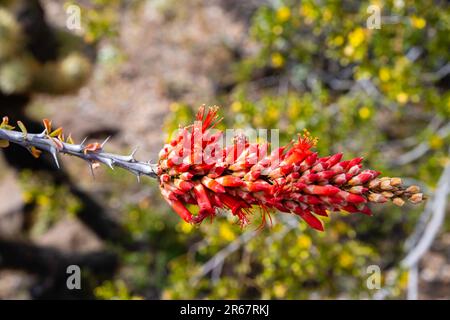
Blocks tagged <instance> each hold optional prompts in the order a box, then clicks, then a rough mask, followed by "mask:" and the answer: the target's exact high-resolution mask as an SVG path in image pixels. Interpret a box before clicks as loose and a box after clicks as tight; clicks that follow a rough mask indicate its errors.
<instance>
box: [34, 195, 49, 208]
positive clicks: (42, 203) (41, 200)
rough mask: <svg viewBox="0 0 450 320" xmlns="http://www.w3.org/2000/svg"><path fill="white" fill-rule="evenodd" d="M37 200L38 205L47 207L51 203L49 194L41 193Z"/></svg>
mask: <svg viewBox="0 0 450 320" xmlns="http://www.w3.org/2000/svg"><path fill="white" fill-rule="evenodd" d="M36 202H37V204H38V205H40V206H43V207H45V206H47V205H49V204H50V199H49V197H47V196H44V195H39V196H37V199H36Z"/></svg>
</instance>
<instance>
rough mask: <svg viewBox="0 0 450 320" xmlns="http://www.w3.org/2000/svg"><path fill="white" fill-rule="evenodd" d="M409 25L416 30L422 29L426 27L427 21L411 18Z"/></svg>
mask: <svg viewBox="0 0 450 320" xmlns="http://www.w3.org/2000/svg"><path fill="white" fill-rule="evenodd" d="M411 24H412V26H413V27H414V28H416V29H423V28H425V26H426V25H427V21H426V20H425V19H424V18H421V17H417V16H412V17H411Z"/></svg>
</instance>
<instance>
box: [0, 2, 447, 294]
mask: <svg viewBox="0 0 450 320" xmlns="http://www.w3.org/2000/svg"><path fill="white" fill-rule="evenodd" d="M449 34H450V9H449V6H448V4H447V1H444V0H441V1H439V0H434V1H432V0H428V1H408V0H395V1H394V0H393V1H385V0H378V1H375V0H373V1H344V0H334V1H326V0H322V1H318V0H315V1H313V0H305V1H300V0H248V1H239V0H210V1H200V0H184V1H175V0H166V1H163V0H140V1H139V0H110V1H106V0H85V1H82V0H79V1H57V0H41V1H37V0H9V1H8V0H0V115H1V116H4V115H7V116H8V117H9V118H10V119H11V120H13V121H17V120H21V121H23V122H24V123H25V124H27V127H28V130H29V131H30V132H31V131H33V132H34V131H35V132H41V131H42V129H43V128H42V125H41V122H40V121H41V120H42V119H43V118H49V119H52V120H53V121H54V126H55V127H56V126H63V127H64V129H65V131H66V132H72V135H73V137H74V139H75V141H80V140H82V139H83V138H84V137H86V136H87V137H89V138H90V139H95V140H101V139H104V138H106V137H107V136H112V139H111V142H110V143H109V145H108V147H107V149H108V151H111V152H116V153H128V152H130V150H131V149H133V148H134V147H136V146H139V147H140V149H139V152H138V154H137V157H138V159H141V160H148V159H152V160H153V161H156V159H157V154H158V151H159V148H160V147H161V146H162V145H163V143H164V141H165V140H166V139H167V138H168V137H169V134H170V133H171V132H172V131H173V130H174V129H176V128H178V126H179V125H185V124H188V123H190V122H191V121H192V119H193V114H194V113H195V111H196V109H197V107H198V106H199V105H200V104H203V103H205V104H207V105H213V104H217V105H220V106H222V108H221V115H222V116H224V118H225V120H224V123H223V128H225V127H228V128H246V127H256V128H278V129H280V134H281V140H282V141H281V143H286V142H288V141H289V140H290V139H291V138H292V137H294V136H295V134H296V133H297V132H301V131H302V130H303V129H304V128H307V129H308V130H309V131H310V132H311V133H312V135H314V136H317V137H319V143H318V146H317V149H318V150H319V152H320V153H321V154H322V155H328V154H330V153H335V152H344V153H345V156H346V157H347V158H350V157H354V156H361V155H362V156H364V157H365V164H366V165H367V166H368V167H373V168H376V169H377V170H380V171H382V172H383V174H384V175H387V176H401V177H404V178H405V180H406V181H407V182H408V183H414V184H418V185H420V186H421V187H422V188H423V189H424V190H425V193H426V194H428V195H429V196H430V199H431V200H429V203H431V204H433V203H435V202H433V201H434V198H435V197H436V196H437V195H440V201H441V204H442V201H443V205H444V210H445V200H448V190H444V189H445V188H443V189H442V188H439V187H438V182H439V179H441V182H442V181H443V182H446V181H445V180H446V177H445V176H443V171H444V168H445V167H446V166H448V165H449V163H450V158H449V147H450V121H449V120H450V93H449V90H448V89H449V84H450V81H449V80H450V64H449V52H450V50H449V49H450V37H449ZM0 151H1V152H2V156H0V298H3V299H8V298H9V299H46V298H57V299H59V298H60V299H92V298H97V299H191V298H192V299H218V298H219V299H335V298H338V299H372V298H378V299H380V298H382V299H405V298H408V297H409V298H416V297H417V298H420V299H449V298H450V219H449V217H448V210H449V209H448V206H447V209H446V210H447V211H446V213H447V214H446V218H445V219H444V220H443V221H442V223H441V222H439V225H438V227H439V232H438V233H436V234H435V235H436V238H435V239H434V241H433V243H432V245H431V247H430V248H429V250H426V253H424V255H421V257H420V259H419V261H418V262H417V263H415V264H414V266H408V267H405V264H404V263H403V262H404V260H403V259H404V258H405V256H407V255H408V252H411V251H413V250H414V249H415V247H416V246H417V243H418V242H419V241H420V237H421V236H422V234H423V231H424V230H426V226H427V222H428V219H432V218H433V217H434V214H435V213H436V210H437V209H436V206H433V205H431V206H427V207H425V205H419V206H413V205H409V204H407V205H405V206H404V207H401V208H398V207H395V206H393V205H390V204H387V205H384V206H379V207H377V206H374V207H373V210H374V215H373V216H372V217H367V216H364V215H354V214H353V215H352V214H345V213H343V214H334V215H332V216H331V218H329V219H326V220H327V221H326V222H327V223H326V231H325V232H324V233H318V232H316V231H314V230H312V229H309V228H307V227H306V225H305V224H304V223H302V222H301V221H299V220H298V219H289V218H290V217H289V216H286V215H284V216H283V215H282V214H273V215H272V219H273V222H272V226H271V227H266V228H264V230H262V231H255V230H256V228H257V226H258V222H255V224H254V225H251V226H250V227H248V228H246V229H241V228H240V227H239V225H238V224H236V223H230V222H234V221H228V218H227V217H221V218H219V219H216V220H215V222H214V223H209V222H205V223H203V224H202V225H201V227H200V228H194V227H192V226H190V225H188V224H186V223H184V222H182V221H181V220H180V219H179V218H178V216H177V215H176V214H175V213H173V212H172V211H171V209H170V208H169V206H168V205H167V204H166V203H165V202H164V201H163V200H162V197H161V196H160V195H159V190H158V188H157V183H156V181H152V180H150V179H142V181H141V183H137V182H136V179H135V178H134V177H133V176H131V175H129V174H128V173H126V172H124V171H120V170H115V171H111V170H109V169H107V168H101V169H98V170H96V177H95V180H94V179H92V177H91V176H90V171H89V168H88V166H86V164H85V163H83V162H82V161H80V160H78V159H72V158H70V157H64V158H62V159H61V162H62V165H63V168H62V169H61V170H57V169H56V168H55V165H54V164H53V163H52V161H51V159H49V158H48V157H45V156H44V157H42V158H40V159H38V160H36V159H34V158H33V157H32V156H31V155H30V154H29V153H28V151H27V150H23V149H20V148H18V147H14V146H11V147H9V148H7V149H0ZM447 182H448V181H447ZM442 193H444V194H443V196H442ZM442 199H444V200H442ZM441 211H442V210H441ZM444 213H445V212H444ZM230 219H231V218H230ZM72 264H76V265H79V266H80V267H81V270H82V289H81V290H68V289H67V287H66V279H67V276H68V275H67V273H66V268H67V266H68V265H72ZM378 268H379V270H380V272H381V273H380V283H381V289H377V288H373V286H370V285H368V280H369V282H370V281H372V280H373V279H372V280H371V279H369V278H370V276H372V275H373V270H378ZM416 282H417V285H416Z"/></svg>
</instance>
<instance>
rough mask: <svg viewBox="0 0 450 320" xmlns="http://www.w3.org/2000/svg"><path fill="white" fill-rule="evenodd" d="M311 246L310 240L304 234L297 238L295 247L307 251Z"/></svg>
mask: <svg viewBox="0 0 450 320" xmlns="http://www.w3.org/2000/svg"><path fill="white" fill-rule="evenodd" d="M311 244H312V241H311V238H310V237H308V236H307V235H305V234H302V235H300V236H299V237H298V238H297V245H298V247H299V248H301V249H309V248H310V247H311Z"/></svg>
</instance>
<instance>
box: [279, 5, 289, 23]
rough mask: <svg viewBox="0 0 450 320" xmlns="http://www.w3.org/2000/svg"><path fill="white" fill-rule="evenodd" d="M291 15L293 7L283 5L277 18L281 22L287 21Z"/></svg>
mask: <svg viewBox="0 0 450 320" xmlns="http://www.w3.org/2000/svg"><path fill="white" fill-rule="evenodd" d="M290 17H291V9H289V7H286V6H282V7H280V8H278V10H277V20H278V21H280V22H286V21H288V20H289V18H290Z"/></svg>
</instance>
